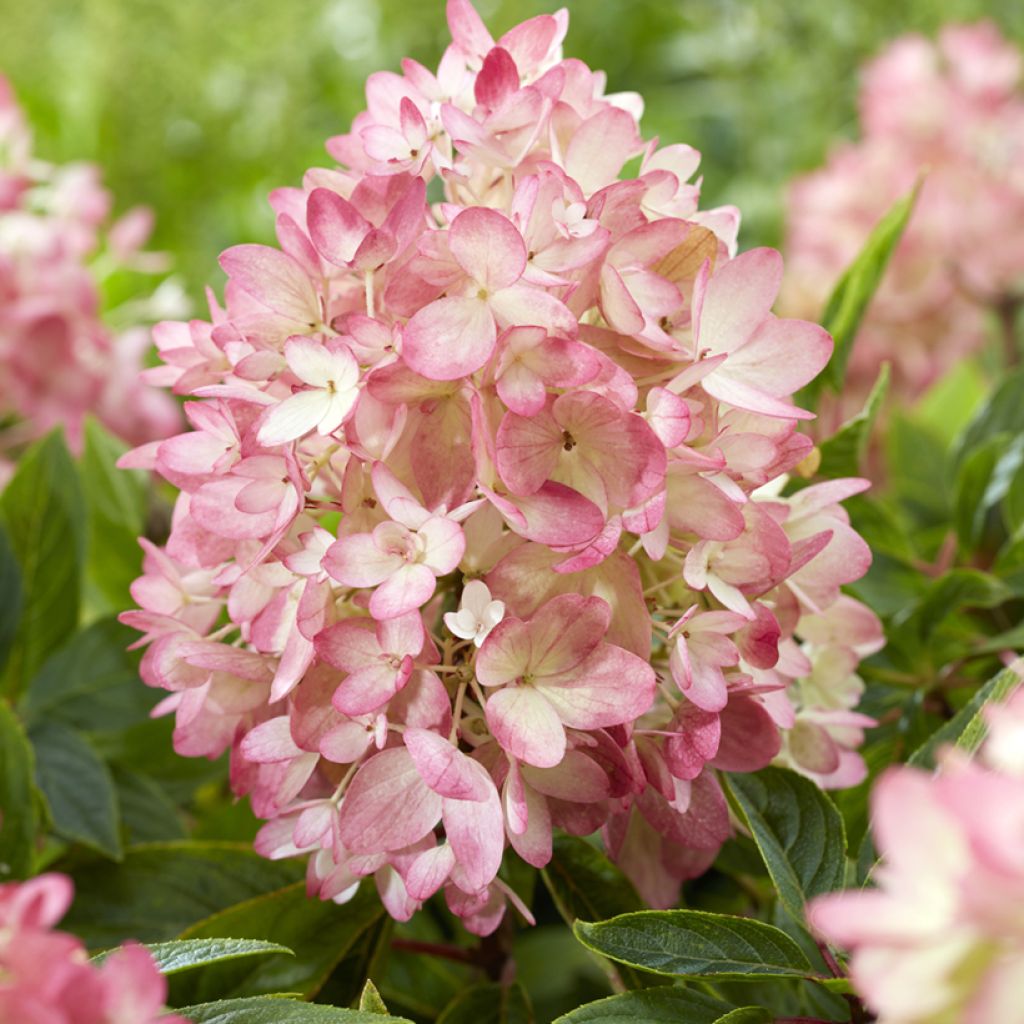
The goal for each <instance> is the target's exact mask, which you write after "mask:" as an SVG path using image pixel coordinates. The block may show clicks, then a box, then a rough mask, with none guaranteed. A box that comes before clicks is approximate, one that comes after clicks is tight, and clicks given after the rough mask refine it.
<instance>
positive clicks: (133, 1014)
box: [0, 874, 188, 1024]
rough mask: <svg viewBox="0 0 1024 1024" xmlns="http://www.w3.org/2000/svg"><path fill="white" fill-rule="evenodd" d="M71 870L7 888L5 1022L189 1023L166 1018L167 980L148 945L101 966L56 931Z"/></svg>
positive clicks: (0, 943) (1, 926)
mask: <svg viewBox="0 0 1024 1024" xmlns="http://www.w3.org/2000/svg"><path fill="white" fill-rule="evenodd" d="M71 896H72V884H71V879H69V878H68V877H67V876H66V875H56V874H48V875H39V876H38V877H37V878H33V879H32V880H31V881H28V882H7V883H6V884H4V885H0V1020H2V1021H9V1022H11V1024H14V1022H17V1024H156V1022H157V1021H158V1020H159V1022H160V1024H188V1021H186V1020H185V1019H184V1018H183V1017H177V1016H163V1015H162V1014H163V1005H164V1000H165V999H166V998H167V982H166V980H165V979H164V977H163V975H162V974H161V973H160V972H159V971H158V970H157V967H156V964H154V963H153V958H152V957H151V956H150V955H149V953H148V952H147V951H146V950H145V949H144V948H143V947H142V946H136V945H131V944H128V945H124V946H122V947H121V948H120V949H118V950H116V951H115V952H113V953H111V954H110V955H109V956H108V957H106V958H105V959H104V960H103V962H102V963H101V964H99V965H97V964H94V963H91V962H90V961H89V957H88V954H87V953H86V951H85V947H84V946H83V945H82V944H81V942H79V941H78V939H76V938H75V937H74V936H73V935H69V934H68V933H66V932H60V931H55V930H54V925H55V924H56V923H57V922H58V921H59V920H60V919H61V918H62V917H63V916H64V914H65V912H66V911H67V909H68V907H69V906H70V905H71Z"/></svg>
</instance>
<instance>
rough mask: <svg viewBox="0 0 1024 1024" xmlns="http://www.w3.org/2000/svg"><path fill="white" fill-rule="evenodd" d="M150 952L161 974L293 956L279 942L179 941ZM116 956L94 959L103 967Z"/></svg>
mask: <svg viewBox="0 0 1024 1024" xmlns="http://www.w3.org/2000/svg"><path fill="white" fill-rule="evenodd" d="M146 949H148V950H149V952H150V955H151V956H152V957H153V960H154V961H155V962H156V965H157V967H158V968H159V969H160V973H161V974H179V973H180V972H181V971H190V970H192V969H193V968H195V967H205V966H207V965H208V964H218V963H221V962H222V961H224V960H237V959H239V958H240V957H249V956H267V954H269V953H285V954H288V953H290V952H291V950H289V949H288V947H287V946H279V945H278V944H277V943H276V942H263V941H262V940H260V939H176V940H175V941H173V942H155V943H151V944H150V945H148V946H146ZM114 952H116V950H114V949H109V950H107V951H106V952H105V953H100V954H98V955H97V956H95V957H93V960H94V961H96V962H97V963H102V962H103V961H104V960H106V959H107V957H108V956H110V954H111V953H114Z"/></svg>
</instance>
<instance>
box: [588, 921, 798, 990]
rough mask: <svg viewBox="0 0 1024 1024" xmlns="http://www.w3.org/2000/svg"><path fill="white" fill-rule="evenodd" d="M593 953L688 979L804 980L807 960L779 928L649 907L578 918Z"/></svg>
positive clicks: (647, 969) (659, 972)
mask: <svg viewBox="0 0 1024 1024" xmlns="http://www.w3.org/2000/svg"><path fill="white" fill-rule="evenodd" d="M575 932H576V937H577V938H578V939H579V940H580V941H581V942H582V943H583V944H584V945H585V946H587V947H589V948H590V949H592V950H593V951H594V952H595V953H600V954H601V955H602V956H606V957H609V958H610V959H612V960H617V961H619V962H620V963H625V964H629V965H631V966H633V967H637V968H640V969H642V970H645V971H653V972H654V973H656V974H667V975H672V976H675V977H688V978H710V977H720V978H735V979H738V980H742V979H745V978H748V977H750V978H753V977H757V976H772V977H778V978H805V977H807V976H808V975H809V974H810V973H811V964H810V962H809V961H808V959H807V957H806V956H804V954H803V951H802V950H801V949H800V947H799V946H798V945H797V944H796V943H795V942H794V941H793V940H792V939H791V938H790V937H789V936H788V935H787V934H786V933H785V932H783V931H780V930H779V929H778V928H775V927H773V926H772V925H770V924H765V923H764V922H763V921H756V920H753V919H751V918H746V917H730V916H728V915H726V914H708V913H704V912H703V911H698V910H648V911H643V912H642V913H639V914H623V915H622V916H620V917H614V918H612V919H611V920H610V921H598V922H596V923H593V924H589V923H587V922H585V921H577V922H576V926H575Z"/></svg>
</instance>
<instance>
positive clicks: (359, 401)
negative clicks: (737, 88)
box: [122, 0, 882, 934]
mask: <svg viewBox="0 0 1024 1024" xmlns="http://www.w3.org/2000/svg"><path fill="white" fill-rule="evenodd" d="M448 16H449V25H450V28H451V32H452V37H453V42H452V44H451V45H450V46H449V47H448V49H447V50H446V52H445V55H444V57H443V59H442V61H441V64H440V66H439V68H438V69H437V70H436V71H432V70H429V69H427V68H425V67H423V66H422V65H420V64H418V63H416V62H415V61H412V60H406V61H404V62H403V64H402V73H401V74H396V73H393V72H380V73H378V74H374V75H372V76H371V77H370V79H369V80H368V83H367V110H366V111H365V112H364V113H362V114H360V115H359V116H358V117H357V118H356V119H355V122H354V123H353V126H352V129H351V131H350V132H349V133H347V134H345V135H342V136H338V137H336V138H333V139H331V140H330V141H329V142H328V150H329V152H330V154H331V155H332V156H333V157H334V158H335V160H337V161H338V163H339V165H340V166H338V167H334V168H314V169H312V170H310V171H308V172H307V173H306V175H305V178H304V180H303V184H302V187H301V188H282V189H279V190H277V191H275V192H274V193H273V194H272V195H271V204H272V206H273V208H274V211H275V214H276V225H277V236H278V242H279V246H278V247H268V246H261V245H239V246H235V247H234V248H231V249H229V250H227V251H226V252H225V253H223V254H222V256H221V265H222V267H223V268H224V270H225V272H226V273H227V275H228V283H227V287H226V290H225V301H224V304H223V305H221V304H220V303H218V302H217V301H216V300H215V299H213V298H212V297H211V301H210V320H209V322H203V321H198V320H193V321H191V322H188V323H180V322H164V323H161V324H159V325H158V326H157V328H156V330H155V337H156V341H157V345H158V347H159V350H160V353H161V356H162V358H163V362H164V366H163V367H161V368H159V369H155V370H152V371H148V374H147V375H148V378H149V380H150V381H151V382H153V383H157V384H162V385H164V386H167V387H170V388H171V389H172V390H173V391H174V392H175V393H176V394H179V395H184V396H188V397H189V398H190V399H191V400H190V401H189V402H188V403H187V404H186V406H185V411H186V415H187V417H188V419H189V422H190V424H191V426H192V428H193V429H192V430H191V431H190V432H187V433H184V434H180V435H178V436H176V437H173V438H170V439H168V440H166V441H163V442H154V443H151V444H148V445H145V446H143V447H141V448H138V449H136V450H135V451H134V452H132V453H130V454H129V456H127V457H126V458H125V459H124V460H123V464H124V465H127V466H135V467H143V468H148V469H154V470H156V471H157V472H159V473H160V474H162V475H163V476H164V477H165V478H166V479H167V480H168V481H170V482H171V483H173V484H174V485H176V486H177V487H179V488H180V491H181V493H180V496H179V498H178V501H177V505H176V508H175V514H174V524H173V530H172V533H171V536H170V539H169V540H168V542H167V544H166V546H165V547H164V548H160V547H157V546H155V545H153V544H150V543H145V547H146V559H145V564H144V575H143V577H142V578H141V579H139V580H138V581H137V582H136V583H135V585H134V588H133V595H134V597H135V599H136V601H137V603H138V605H139V610H136V611H131V612H126V613H125V614H124V615H123V617H122V618H123V621H125V622H126V623H129V624H130V625H132V626H134V627H135V628H137V629H139V630H140V631H141V632H142V633H143V634H144V636H143V638H142V640H141V641H140V643H142V644H148V649H147V651H146V654H145V656H144V658H143V662H142V675H143V678H144V679H145V681H146V682H147V683H148V684H149V685H151V686H154V687H159V688H162V689H165V690H167V691H169V695H168V697H167V698H166V699H165V700H164V701H163V702H162V704H161V705H160V710H161V711H162V712H164V713H173V714H174V715H175V716H176V728H175V733H174V742H175V747H176V749H177V750H178V752H179V753H181V754H183V755H186V756H205V757H216V756H218V755H220V754H221V753H223V752H224V751H225V750H230V752H231V776H232V783H233V787H234V789H235V792H236V793H237V794H239V795H248V796H249V797H250V800H251V802H252V806H253V808H254V810H255V812H256V814H257V815H259V816H260V817H262V818H264V819H267V824H266V825H265V826H264V827H263V829H262V831H261V832H260V834H259V837H258V839H257V849H258V850H259V851H260V852H261V853H263V854H265V855H266V856H268V857H275V858H276V857H290V856H304V857H307V858H308V863H309V870H308V883H309V891H310V893H311V894H315V895H319V896H320V897H322V898H324V899H334V900H338V901H344V900H346V899H347V898H349V897H350V896H351V895H352V893H354V891H355V889H356V888H357V887H358V886H359V884H360V883H361V880H362V879H364V878H367V877H369V876H371V875H372V876H373V878H374V881H375V883H376V886H377V888H378V890H379V892H380V894H381V897H382V899H383V901H384V903H385V905H386V906H387V908H388V910H389V911H390V913H391V914H392V915H393V916H394V917H396V918H398V919H401V920H405V919H408V918H409V917H410V916H411V915H412V914H413V913H414V912H415V911H416V909H417V908H418V907H419V906H420V905H421V904H422V903H423V901H425V900H426V899H428V898H430V897H431V896H433V895H434V894H435V893H437V892H443V894H444V898H445V899H446V901H447V904H448V906H449V908H450V909H451V910H452V911H453V912H454V913H455V914H456V915H458V916H459V917H460V918H462V920H463V921H464V923H465V924H466V926H467V927H468V928H469V929H470V930H471V931H474V932H477V933H479V934H487V933H489V932H491V931H493V930H494V928H496V927H497V925H498V923H499V922H500V920H501V917H502V915H503V914H504V912H505V908H506V904H507V902H508V901H512V902H513V903H515V904H516V905H517V906H519V909H520V910H521V912H522V913H523V915H524V916H527V917H528V916H529V912H528V910H527V909H526V908H525V907H524V906H522V904H521V902H520V900H519V897H518V895H517V894H516V893H515V892H514V891H513V890H512V888H511V887H510V886H509V885H508V883H507V882H506V881H505V879H504V878H503V877H501V876H500V875H499V870H500V868H501V865H502V860H503V856H504V853H505V850H506V848H508V847H511V848H512V849H513V850H515V851H516V853H518V854H519V856H520V857H521V858H522V859H523V860H525V861H526V862H527V863H528V864H531V865H534V866H536V867H541V866H543V865H544V864H545V863H547V861H548V859H549V858H550V856H551V836H552V829H553V828H561V829H564V830H566V831H568V832H570V833H573V834H577V835H589V834H592V833H594V832H597V831H598V830H601V832H602V835H603V839H604V843H605V846H606V848H607V849H608V851H609V853H610V855H611V856H612V857H613V858H614V859H615V860H616V861H617V862H618V863H619V864H621V865H622V867H623V868H624V869H625V871H626V872H627V873H628V874H629V876H630V877H631V878H632V879H633V880H634V881H635V883H636V884H637V886H638V888H639V889H640V890H641V892H642V894H643V895H644V897H645V898H646V899H647V900H648V901H649V902H650V903H652V904H653V905H656V906H665V905H671V904H672V903H673V902H674V901H675V900H676V899H677V897H678V892H679V885H680V882H681V880H683V879H686V878H690V877H693V876H696V875H698V874H700V873H702V872H703V871H704V870H705V869H706V868H707V867H708V866H709V865H710V864H711V862H712V861H713V860H714V858H715V855H716V854H717V851H718V849H719V848H720V846H721V844H722V843H723V841H724V840H725V839H726V838H727V837H728V835H729V834H730V823H729V814H728V810H727V806H726V802H725V798H724V796H723V793H722V789H721V787H720V785H719V781H718V772H719V771H753V770H756V769H758V768H761V767H763V766H765V765H767V764H768V763H770V762H773V761H777V762H780V763H786V764H789V765H791V766H793V767H795V768H796V769H797V770H799V771H802V772H804V773H805V774H807V775H809V776H811V777H812V778H814V779H816V780H818V781H819V782H820V783H821V784H822V785H825V786H846V785H852V784H854V783H857V782H859V781H860V780H861V779H862V778H863V777H864V775H865V768H864V764H863V762H862V761H861V759H860V758H859V756H858V755H857V753H856V748H857V747H858V745H859V744H860V742H861V740H862V738H863V730H864V729H865V728H866V727H867V726H869V725H871V724H872V723H871V720H870V719H868V718H866V717H865V716H863V715H860V714H858V713H857V712H856V711H854V710H853V709H854V707H855V706H856V704H857V701H858V698H859V695H860V690H861V684H860V681H859V679H858V678H857V676H856V674H855V671H856V667H857V664H858V661H859V660H860V658H861V657H863V656H864V655H866V654H867V653H870V652H872V651H874V650H877V649H878V647H879V646H880V645H881V642H882V636H881V629H880V625H879V623H878V620H877V618H876V617H875V616H874V614H873V613H871V612H870V611H869V610H868V609H867V608H865V607H864V606H862V605H860V604H858V603H857V602H856V601H854V600H853V599H852V598H849V597H846V596H842V595H841V594H840V587H841V586H842V585H843V584H845V583H848V582H850V581H852V580H855V579H857V578H859V577H860V576H861V575H862V574H863V573H864V572H865V571H866V569H867V567H868V564H869V561H870V555H869V552H868V549H867V547H866V545H865V544H864V542H863V540H862V539H861V538H860V537H859V536H858V535H857V534H856V533H855V532H854V530H853V529H852V528H851V527H850V525H849V520H848V517H847V515H846V513H845V511H844V509H843V507H842V502H843V500H844V499H846V498H847V497H849V496H850V495H853V494H856V493H858V492H860V491H861V490H863V489H864V487H865V486H866V482H865V481H862V480H838V481H830V482H827V483H823V484H818V485H814V486H808V487H805V488H804V489H802V490H796V491H795V492H793V493H787V492H786V483H787V480H788V476H789V474H790V472H791V471H792V470H793V469H794V467H796V466H797V465H798V464H799V463H800V462H801V461H802V460H803V459H804V457H805V456H806V455H807V454H808V452H809V451H810V449H811V441H810V440H809V439H808V438H807V437H806V436H804V435H803V434H801V433H799V432H798V429H797V427H798V425H799V423H800V422H802V421H805V420H807V419H808V418H810V414H809V413H807V412H805V411H803V410H801V409H800V408H798V407H797V406H795V405H794V404H793V401H792V395H793V394H794V392H796V391H797V390H799V389H800V388H802V387H803V386H804V385H805V384H807V383H808V381H810V380H811V379H812V378H813V377H814V376H815V375H816V374H817V373H818V372H819V371H820V370H821V368H822V367H823V366H824V365H825V363H826V362H827V360H828V358H829V356H830V354H831V348H832V345H831V339H830V338H829V336H828V335H827V334H826V333H825V332H824V331H823V330H822V329H821V328H819V327H817V326H815V325H813V324H810V323H806V322H803V321H799V320H785V319H779V318H777V317H775V316H774V315H773V314H772V313H771V307H772V305H773V303H774V301H775V298H776V295H777V293H778V289H779V286H780V283H781V279H782V261H781V258H780V257H779V255H778V253H776V252H774V251H773V250H769V249H755V250H752V251H750V252H746V253H743V254H742V255H737V254H736V232H737V228H738V220H739V218H738V212H737V211H736V210H735V209H732V208H721V209H717V210H710V211H702V210H700V209H699V208H698V200H699V186H698V185H697V184H695V183H693V182H692V181H691V179H692V178H693V175H694V174H695V172H696V170H697V166H698V162H699V155H698V154H697V153H696V152H695V151H694V150H693V149H691V148H690V147H688V146H685V145H678V144H673V145H668V146H664V147H659V145H658V141H657V140H652V141H650V142H645V141H644V140H643V139H642V138H641V136H640V134H639V129H638V119H639V117H640V113H641V111H642V101H641V100H640V98H639V97H638V96H636V95H633V94H618V95H605V93H604V78H603V76H602V75H601V74H600V73H599V72H594V71H592V70H590V69H589V68H588V67H586V66H585V65H584V64H582V63H581V62H580V61H577V60H572V59H563V58H562V55H561V42H562V39H563V37H564V35H565V33H566V30H567V25H568V18H567V15H566V13H565V12H564V11H561V12H559V13H557V14H555V15H542V16H539V17H537V18H533V19H531V20H530V21H527V22H525V23H524V24H522V25H519V26H517V27H515V28H513V29H512V30H510V31H509V32H507V33H506V34H505V35H504V36H502V37H501V38H500V39H499V40H497V41H495V40H494V39H493V38H492V37H491V35H490V33H489V32H488V30H487V29H486V27H485V26H484V25H483V23H482V22H481V21H480V19H479V17H478V16H477V14H476V12H475V11H474V9H473V8H472V7H471V6H470V5H469V3H468V2H467V0H450V2H449V4H448ZM627 166H628V167H630V168H633V167H635V168H638V170H637V172H636V175H635V176H633V177H624V178H623V177H620V175H622V174H623V171H624V168H626V167H627Z"/></svg>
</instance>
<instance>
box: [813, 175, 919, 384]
mask: <svg viewBox="0 0 1024 1024" xmlns="http://www.w3.org/2000/svg"><path fill="white" fill-rule="evenodd" d="M919 190H920V182H919V183H918V184H917V185H915V186H914V189H913V191H912V192H910V194H909V195H906V196H904V197H903V198H902V199H899V200H897V201H896V202H895V203H894V204H893V205H892V207H890V209H889V211H888V212H887V213H886V214H885V216H884V217H883V218H882V219H881V220H880V221H879V222H878V224H877V225H876V226H875V229H874V230H873V231H872V232H871V234H870V236H869V237H868V240H867V242H865V244H864V248H863V249H861V251H860V253H859V254H858V255H857V258H856V259H855V260H854V261H853V263H851V264H850V266H849V267H848V268H847V269H846V271H845V272H844V273H843V276H842V277H841V278H840V279H839V282H838V284H837V285H836V287H835V289H834V290H833V292H832V295H831V296H830V297H829V300H828V302H827V303H826V305H825V311H824V313H822V316H821V323H822V325H823V326H824V328H825V330H827V331H828V332H829V334H831V335H832V337H833V339H834V340H835V349H834V350H833V352H832V358H831V359H830V360H829V362H828V365H827V366H826V367H825V369H824V371H823V372H822V377H823V378H824V382H825V383H826V384H827V385H829V386H830V387H831V388H832V390H833V391H840V390H842V387H843V381H844V380H845V379H846V364H847V361H848V360H849V358H850V352H851V351H852V349H853V342H854V339H855V338H856V336H857V329H858V328H859V327H860V322H861V318H862V317H863V316H864V312H865V310H866V309H867V307H868V304H869V303H870V302H871V299H872V297H873V296H874V294H875V291H876V290H877V288H878V285H879V283H880V282H881V280H882V274H883V273H884V272H885V268H886V265H887V264H888V262H889V257H890V256H892V253H893V250H894V249H895V248H896V245H897V243H898V242H899V240H900V238H901V237H902V235H903V230H904V228H906V226H907V221H908V220H909V219H910V214H911V212H912V211H913V209H914V203H915V202H916V201H917V194H918V192H919Z"/></svg>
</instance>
